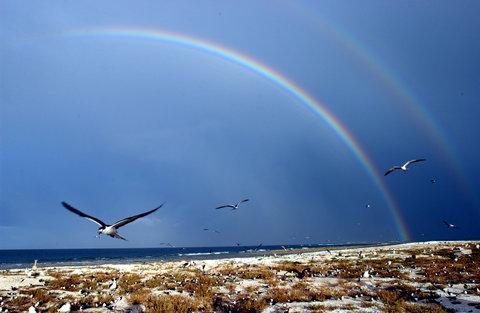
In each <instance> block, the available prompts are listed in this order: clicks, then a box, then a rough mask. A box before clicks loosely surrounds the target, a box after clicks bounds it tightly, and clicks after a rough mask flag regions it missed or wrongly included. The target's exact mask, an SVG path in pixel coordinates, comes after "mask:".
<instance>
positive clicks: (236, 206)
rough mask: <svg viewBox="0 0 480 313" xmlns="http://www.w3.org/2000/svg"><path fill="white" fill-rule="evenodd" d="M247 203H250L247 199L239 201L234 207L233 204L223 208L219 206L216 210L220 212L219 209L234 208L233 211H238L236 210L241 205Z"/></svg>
mask: <svg viewBox="0 0 480 313" xmlns="http://www.w3.org/2000/svg"><path fill="white" fill-rule="evenodd" d="M247 201H249V200H248V199H245V200H242V201H239V202H238V203H237V204H235V205H233V204H226V205H222V206H219V207H217V208H215V210H218V209H221V208H232V210H236V209H238V206H239V205H240V203H243V202H247Z"/></svg>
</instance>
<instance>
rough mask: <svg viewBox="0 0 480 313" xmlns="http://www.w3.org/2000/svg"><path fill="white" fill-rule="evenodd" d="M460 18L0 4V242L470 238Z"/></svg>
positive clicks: (363, 11) (411, 5)
mask: <svg viewBox="0 0 480 313" xmlns="http://www.w3.org/2000/svg"><path fill="white" fill-rule="evenodd" d="M479 11H480V3H479V2H478V1H468V0H465V1H440V2H439V1H421V2H419V1H383V0H382V1H373V0H369V1H349V0H347V1H333V0H332V1H329V0H325V1H313V0H309V1H285V0H282V1H253V0H252V1H249V0H248V1H229V0H227V1H225V0H208V1H184V0H180V1H164V0H162V1H135V2H131V1H122V0H121V1H118V0H115V1H111V0H106V1H101V2H98V1H90V0H86V1H56V0H53V1H49V2H47V3H46V2H44V1H35V0H33V1H28V5H26V4H25V3H24V2H19V1H14V0H4V1H1V2H0V15H1V18H0V47H1V49H0V147H1V149H0V249H50V248H137V247H162V244H163V243H167V242H168V243H170V244H172V245H174V246H178V247H180V246H184V247H197V246H232V245H236V244H237V243H238V244H241V245H253V246H256V245H258V244H260V243H262V244H264V245H267V244H322V243H337V244H340V243H351V242H356V243H358V242H390V241H395V242H396V241H400V242H403V241H427V240H464V239H465V240H478V239H480V227H479V225H480V192H479V191H480V182H479V181H478V179H477V177H478V176H479V175H480V165H479V162H478V160H479V157H480V145H479V144H478V142H477V140H476V136H478V134H480V124H479V123H478V122H477V117H478V116H479V114H480V106H479V105H478V104H479V100H478V99H480V59H479V57H478V56H479V55H480V35H479V34H478V29H480V20H479V19H478V14H477V12H479ZM417 158H425V159H426V161H424V162H419V163H415V164H412V165H411V166H410V170H409V171H408V172H405V173H403V172H401V171H395V172H393V173H391V174H389V175H388V176H384V173H385V172H386V171H387V170H388V169H389V168H390V167H391V166H394V165H402V164H403V163H405V162H406V161H408V160H411V159H417ZM432 179H433V180H435V183H432V182H431V180H432ZM242 199H249V200H250V201H248V202H245V203H242V204H241V205H240V207H239V209H238V210H235V211H232V210H229V209H221V210H215V208H216V207H218V206H220V205H223V204H234V203H236V202H237V201H240V200H242ZM62 201H65V202H67V203H69V204H70V205H72V206H74V207H75V208H77V209H79V210H81V211H82V212H85V213H87V214H89V215H92V216H94V217H97V218H99V219H101V220H103V221H104V222H106V223H110V224H111V223H113V222H116V221H118V220H120V219H122V218H124V217H127V216H132V215H135V214H138V213H142V212H145V211H148V210H150V209H153V208H155V207H157V206H159V205H160V204H161V203H164V202H165V204H164V206H163V207H162V208H161V209H159V210H158V211H157V212H155V213H153V214H151V215H149V216H147V217H144V218H141V219H139V220H137V221H135V222H133V223H131V224H128V225H127V226H124V227H122V228H120V231H119V233H120V234H121V235H122V236H124V237H126V238H127V239H128V241H123V240H118V239H114V238H110V237H107V236H101V237H100V238H96V237H95V236H96V234H97V228H98V226H97V225H96V224H94V223H92V222H91V221H89V220H87V219H84V218H81V217H79V216H77V215H75V214H72V213H71V212H69V211H67V210H66V209H65V208H63V206H62V205H61V202H62ZM444 220H445V221H448V222H449V223H452V224H455V225H458V226H459V228H458V229H452V228H447V227H446V226H445V225H444V223H443V222H442V221H444ZM204 229H214V230H217V231H218V233H216V232H211V231H205V230H204Z"/></svg>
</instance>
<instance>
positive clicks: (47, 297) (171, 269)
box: [0, 241, 480, 313]
mask: <svg viewBox="0 0 480 313" xmlns="http://www.w3.org/2000/svg"><path fill="white" fill-rule="evenodd" d="M479 247H480V241H435V242H418V243H404V244H395V245H386V246H373V247H372V246H365V247H351V248H349V247H341V248H330V249H328V248H317V249H302V250H279V251H270V252H268V253H265V254H264V255H253V256H248V254H247V255H246V256H245V257H243V258H225V259H216V260H181V261H170V262H135V263H128V264H103V265H92V266H64V267H43V266H42V265H41V264H39V265H38V267H37V268H36V269H26V270H25V269H11V270H3V271H0V308H1V312H264V313H274V312H305V313H306V312H337V313H340V312H480V265H479V264H480V262H479V261H480V249H479ZM29 310H30V311H29Z"/></svg>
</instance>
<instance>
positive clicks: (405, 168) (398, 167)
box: [384, 159, 426, 176]
mask: <svg viewBox="0 0 480 313" xmlns="http://www.w3.org/2000/svg"><path fill="white" fill-rule="evenodd" d="M425 160H426V159H416V160H410V161H408V162H407V163H405V164H403V165H402V166H393V167H391V168H390V169H389V170H388V171H387V172H386V173H385V174H384V176H387V175H388V174H390V173H391V172H393V171H394V170H402V171H404V172H406V171H408V167H407V166H409V165H410V164H412V163H415V162H421V161H425Z"/></svg>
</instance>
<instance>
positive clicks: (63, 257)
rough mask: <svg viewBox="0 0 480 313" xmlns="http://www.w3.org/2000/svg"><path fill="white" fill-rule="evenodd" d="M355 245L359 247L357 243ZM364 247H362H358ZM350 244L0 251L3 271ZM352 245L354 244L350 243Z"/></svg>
mask: <svg viewBox="0 0 480 313" xmlns="http://www.w3.org/2000/svg"><path fill="white" fill-rule="evenodd" d="M354 245H355V244H354ZM356 245H360V244H356ZM341 246H346V245H308V246H304V245H284V246H282V245H272V246H261V247H258V246H232V247H190V248H128V249H25V250H0V270H5V269H16V268H28V267H31V266H32V265H33V262H34V260H38V265H39V266H72V265H73V266H75V265H91V264H106V263H129V262H152V261H175V260H204V259H221V258H238V257H247V256H252V255H262V254H264V253H267V252H268V251H274V250H283V249H284V247H285V249H288V250H290V249H293V250H292V252H298V249H308V248H321V247H341ZM348 246H352V244H348Z"/></svg>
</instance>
